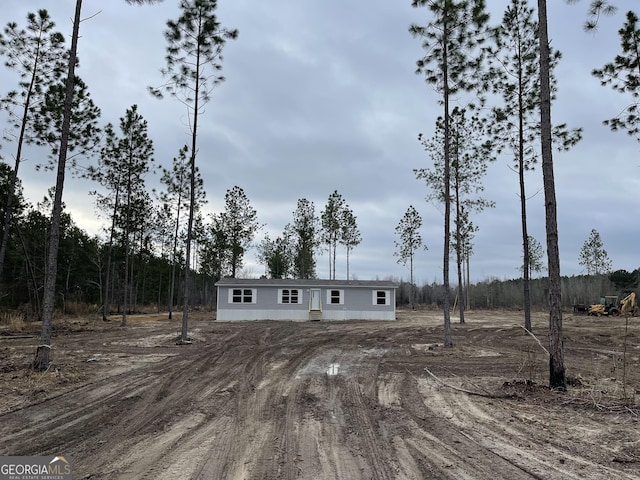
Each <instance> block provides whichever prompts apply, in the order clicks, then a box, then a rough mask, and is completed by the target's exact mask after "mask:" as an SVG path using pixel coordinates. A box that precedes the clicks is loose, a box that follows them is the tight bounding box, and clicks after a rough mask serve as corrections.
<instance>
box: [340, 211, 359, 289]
mask: <svg viewBox="0 0 640 480" xmlns="http://www.w3.org/2000/svg"><path fill="white" fill-rule="evenodd" d="M341 224H342V228H341V230H342V232H341V237H340V243H341V244H342V245H344V247H345V249H346V252H347V280H349V275H350V274H349V255H350V253H351V250H353V249H354V248H355V247H357V246H358V245H360V242H361V241H362V237H361V235H360V230H358V223H357V219H356V216H355V215H354V214H353V211H352V210H351V209H350V208H349V206H348V205H345V208H344V209H343V210H342V219H341ZM334 276H335V275H334Z"/></svg>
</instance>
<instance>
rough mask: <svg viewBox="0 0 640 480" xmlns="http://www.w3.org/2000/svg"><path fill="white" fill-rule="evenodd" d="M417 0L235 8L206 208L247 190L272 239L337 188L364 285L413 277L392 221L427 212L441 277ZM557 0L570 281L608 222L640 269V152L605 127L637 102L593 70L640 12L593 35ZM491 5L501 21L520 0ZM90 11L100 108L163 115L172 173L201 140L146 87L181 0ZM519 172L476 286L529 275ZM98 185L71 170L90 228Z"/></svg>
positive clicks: (555, 35)
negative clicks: (567, 130)
mask: <svg viewBox="0 0 640 480" xmlns="http://www.w3.org/2000/svg"><path fill="white" fill-rule="evenodd" d="M74 3H75V2H74V1H73V0H59V1H57V2H52V4H51V5H49V2H46V3H45V2H35V1H30V2H24V1H23V0H4V2H3V14H2V17H3V19H4V20H3V22H2V23H3V24H4V23H6V22H8V21H10V20H15V21H18V22H19V23H23V22H24V17H25V15H26V13H27V12H28V11H35V10H36V9H37V8H40V7H42V6H46V7H47V8H48V9H49V11H50V13H51V14H52V16H53V18H54V19H55V21H56V22H57V24H58V28H59V29H60V30H62V31H63V32H65V33H69V32H70V29H71V23H70V20H69V18H70V17H71V16H72V14H73V7H74ZM410 3H411V2H410V1H409V0H406V1H395V0H394V1H392V2H391V1H385V0H373V1H367V2H364V1H354V2H344V1H339V0H322V1H321V0H308V1H305V2H296V1H284V0H275V1H272V2H264V1H257V0H221V1H220V8H219V12H218V13H219V19H220V21H221V22H222V23H223V24H224V25H225V26H228V27H230V28H238V29H239V30H240V35H239V38H238V40H236V41H232V42H230V43H229V44H228V46H227V47H226V49H225V52H224V53H225V60H224V65H223V74H224V75H225V76H226V82H224V83H223V84H221V85H220V86H219V87H217V88H216V90H215V91H214V92H213V95H212V99H211V102H210V103H209V104H208V105H207V106H206V112H205V114H204V115H203V117H202V118H201V124H200V136H199V156H198V164H199V168H200V170H201V172H202V175H203V178H204V182H205V189H206V191H207V197H208V200H209V203H208V205H207V211H209V212H215V211H218V210H219V209H220V208H222V205H223V200H224V193H225V191H226V190H227V189H229V188H232V187H233V186H234V185H238V186H240V187H242V188H243V189H244V190H245V192H246V193H247V196H248V197H249V199H250V200H251V202H252V204H253V205H254V207H255V208H256V209H257V211H258V216H259V220H260V222H262V223H264V224H266V226H265V229H264V232H269V233H270V234H271V235H272V236H273V235H277V234H278V233H279V232H281V230H282V228H283V227H284V225H285V224H286V223H288V222H289V221H291V218H292V212H293V211H294V210H295V208H296V201H297V199H299V198H303V197H304V198H308V199H309V200H311V201H313V202H314V203H315V205H316V211H317V212H320V211H321V209H322V208H323V206H324V204H325V202H326V200H327V197H328V196H329V194H330V193H331V192H332V191H333V190H338V191H339V192H340V193H341V194H342V195H343V196H344V198H345V199H346V201H347V203H348V204H349V206H350V207H351V208H352V210H353V211H354V213H355V215H356V216H357V219H358V224H359V226H360V230H361V232H362V237H363V241H362V244H361V245H360V246H358V247H357V248H356V249H355V250H354V251H353V252H352V255H351V260H350V270H351V272H352V273H353V274H354V275H355V276H357V277H358V278H360V279H368V278H376V277H379V278H384V277H387V276H390V275H392V276H395V277H404V278H408V276H409V272H408V269H407V268H405V267H403V266H401V265H399V264H397V262H396V260H397V259H396V257H394V256H393V252H394V250H395V248H394V240H396V237H395V235H394V229H395V227H396V225H397V223H398V221H399V220H400V218H401V217H402V216H403V215H404V212H405V211H406V209H407V207H408V206H409V205H414V206H415V207H416V208H417V209H418V211H419V212H420V214H421V215H422V217H423V221H424V229H423V237H424V240H425V242H426V243H427V245H428V246H429V250H428V251H426V252H420V253H419V254H418V257H417V259H416V269H415V276H416V279H418V281H419V282H428V283H430V282H432V281H434V280H439V279H441V277H442V272H441V270H442V268H441V262H442V236H443V232H442V214H441V211H440V209H439V208H438V207H437V206H434V205H432V204H430V203H427V202H426V201H425V197H426V195H427V191H426V189H425V186H424V184H423V183H422V182H421V181H417V180H416V179H415V176H414V174H413V169H414V168H423V167H428V166H429V164H430V161H429V158H428V157H427V155H426V153H425V152H424V151H423V149H422V146H421V145H420V144H419V142H418V141H417V135H418V133H419V132H424V133H425V135H427V136H430V135H431V134H432V132H433V128H434V122H435V119H436V117H437V116H438V115H439V114H440V110H441V109H440V107H439V106H438V103H437V101H438V97H437V94H436V93H434V92H433V90H432V89H431V87H429V86H428V85H426V84H425V83H424V81H423V80H422V79H421V78H420V77H419V76H417V75H415V74H414V70H415V61H416V59H418V58H419V57H420V56H422V55H423V51H422V50H421V48H420V42H419V41H418V40H417V39H413V38H412V37H411V36H410V35H409V33H408V31H407V29H408V26H409V24H410V23H411V22H417V23H424V22H425V21H426V19H427V18H428V13H427V10H426V9H413V8H411V6H410ZM532 3H533V2H532ZM548 3H549V15H550V34H551V37H552V39H553V40H552V44H553V46H554V47H555V48H557V49H559V50H560V51H562V52H563V60H562V62H561V64H560V66H559V67H558V70H557V72H556V73H557V77H558V81H559V94H558V99H557V101H556V102H555V103H554V109H553V121H554V123H562V122H566V123H567V124H568V125H569V126H570V127H583V128H584V140H583V141H582V142H581V143H580V144H579V145H578V146H577V147H575V148H574V149H572V150H571V151H569V152H561V153H554V162H555V176H556V190H557V198H558V221H559V232H560V247H561V269H562V273H563V274H567V275H571V274H577V273H580V271H581V269H580V267H579V266H578V264H577V258H578V252H579V250H580V248H581V246H582V244H583V242H584V241H585V240H586V238H587V237H588V235H589V232H590V231H591V229H592V228H596V229H597V230H599V232H600V233H601V236H602V239H603V241H604V244H605V248H606V249H607V250H608V252H609V255H610V257H611V259H612V261H613V264H614V268H626V269H634V268H636V267H638V266H640V265H638V264H639V263H640V262H638V260H637V258H638V257H637V254H636V251H635V242H634V241H633V239H634V238H635V237H637V234H638V228H637V225H636V224H635V222H633V221H631V220H630V219H631V218H633V212H635V211H636V210H637V209H638V207H639V206H640V205H639V203H640V202H639V201H638V195H637V192H638V186H639V185H638V183H639V182H640V176H639V175H640V170H639V168H640V161H637V158H638V157H637V152H638V144H637V143H636V142H635V141H634V140H633V139H631V138H627V136H626V135H625V134H623V133H612V132H610V131H609V130H608V128H607V127H605V126H603V125H602V120H604V119H606V118H609V117H611V116H613V115H615V114H616V113H617V112H618V111H620V109H621V108H623V107H624V105H625V100H626V99H625V98H624V96H623V95H620V94H617V93H615V92H613V91H611V90H610V89H607V88H603V87H600V86H599V83H598V81H597V79H595V78H594V77H592V76H591V75H590V72H591V70H592V69H593V68H596V67H601V66H602V65H604V64H605V63H606V62H608V61H611V60H612V59H613V57H614V56H615V54H617V53H618V50H619V42H618V39H617V33H616V32H617V29H618V28H619V27H620V26H621V24H622V15H621V14H622V13H624V12H621V14H619V15H617V16H616V17H615V18H607V19H604V20H603V23H602V24H601V27H600V31H598V32H597V33H595V34H586V33H584V32H583V31H582V22H583V19H584V13H585V7H586V5H581V4H578V5H574V6H568V5H566V4H564V2H560V1H557V2H556V1H554V2H548ZM583 3H584V2H583ZM490 4H491V5H490V6H491V8H493V9H494V10H493V11H492V21H493V22H494V23H496V22H498V21H499V20H500V19H501V17H502V10H503V8H504V6H505V5H506V4H507V1H506V0H501V1H492V2H490ZM83 8H84V10H83V13H84V16H85V17H90V16H92V18H90V19H88V20H87V21H86V22H83V24H82V26H81V35H82V38H81V39H80V50H79V51H80V60H81V65H80V68H79V70H78V74H79V75H80V76H82V78H83V79H84V80H85V81H86V82H87V84H88V85H89V88H90V91H91V94H92V96H93V98H94V100H95V101H96V103H97V104H98V105H99V106H100V108H101V109H102V111H103V117H102V121H103V122H104V123H106V122H112V123H117V122H118V119H119V118H120V117H121V116H122V115H123V114H124V112H125V110H126V109H127V108H128V107H130V106H131V105H132V104H134V103H136V104H138V105H139V109H140V112H141V113H142V114H143V115H144V116H145V118H146V119H147V120H148V122H149V130H150V135H151V137H152V138H153V140H154V143H155V152H156V153H155V158H156V163H158V164H161V165H164V166H169V165H170V162H171V158H172V157H174V156H175V155H176V154H177V152H178V149H179V148H180V147H181V146H182V145H183V144H185V143H187V142H188V141H189V136H188V116H187V112H186V111H185V109H184V107H183V106H181V105H180V104H179V103H178V102H175V101H173V100H172V99H170V98H166V99H165V100H163V101H158V100H156V99H153V98H151V97H150V95H148V93H147V91H146V87H147V86H149V85H159V84H161V82H162V79H161V76H160V73H159V70H160V68H162V67H163V66H164V54H165V50H164V49H165V41H164V38H163V30H164V25H165V22H166V20H167V19H169V18H176V17H177V14H178V8H177V2H176V1H172V0H165V2H164V3H162V4H160V5H157V6H144V7H142V6H135V7H132V6H127V5H126V4H125V2H124V1H110V2H96V1H92V0H87V1H85V2H84V7H83ZM99 10H101V12H100V13H99V14H98V15H96V16H93V15H94V14H96V13H98V11H99ZM13 83H15V77H14V76H12V75H11V74H10V73H9V72H7V71H4V70H2V71H0V88H2V89H3V90H6V89H8V88H9V86H10V85H12V84H13ZM12 149H13V146H12V144H5V145H3V149H2V150H1V151H0V152H1V153H2V154H3V156H4V157H5V158H9V156H10V153H11V151H12ZM33 163H35V162H30V163H29V164H25V168H24V169H23V170H22V171H21V176H22V178H23V182H24V184H25V189H26V192H27V194H28V195H29V196H30V197H31V198H32V200H33V201H34V202H35V201H38V200H39V199H40V197H41V196H42V195H43V194H44V192H46V188H48V186H49V185H50V184H53V182H54V179H53V176H52V175H51V174H47V173H44V172H39V173H36V172H34V171H33V169H32V165H33ZM509 165H510V160H509V158H508V157H507V156H506V155H505V156H504V158H500V159H499V160H498V161H497V162H496V163H495V164H492V165H491V166H490V168H489V173H488V176H487V178H486V181H485V186H486V190H485V197H486V198H488V199H491V200H494V201H495V202H496V208H495V209H491V210H487V211H485V212H482V213H481V214H479V215H477V216H476V218H474V223H476V224H477V225H478V226H479V228H480V231H479V232H478V233H477V235H476V238H475V245H474V252H475V254H474V257H473V258H472V262H471V275H472V278H474V279H476V280H481V279H483V278H488V277H498V278H512V277H516V276H518V275H519V270H518V267H519V263H520V259H521V238H520V208H519V200H518V197H517V191H518V184H517V176H516V175H515V174H514V173H513V172H512V171H511V170H510V169H509V168H508V166H509ZM154 181H155V182H156V183H157V179H155V180H150V182H151V183H153V182H154ZM541 187H542V174H541V171H540V169H539V168H538V169H537V170H536V171H534V172H532V173H531V174H529V176H528V187H527V188H528V191H529V193H530V194H531V195H532V198H531V199H530V200H529V201H528V212H529V231H530V234H531V235H533V236H534V237H536V238H537V239H538V241H540V243H541V244H542V245H543V246H544V245H545V243H546V241H545V223H544V222H545V220H544V198H543V194H542V192H541V191H539V190H540V189H541ZM93 188H95V187H94V186H93V185H90V184H88V183H87V182H82V181H79V180H70V182H69V184H68V187H67V188H66V190H65V201H66V203H67V207H68V209H69V210H70V211H71V213H72V215H73V216H74V218H75V219H76V221H77V222H78V223H79V224H80V225H81V226H83V227H84V228H86V229H88V230H89V231H97V230H98V228H99V225H98V222H96V217H95V213H94V212H93V208H92V206H91V203H92V199H91V198H90V197H89V196H88V194H87V192H88V191H89V190H90V189H93ZM536 192H539V193H537V194H536ZM247 260H248V263H249V269H250V271H251V272H252V273H254V274H260V273H262V271H263V270H262V267H260V266H257V265H255V264H254V262H253V258H252V255H250V256H249V258H247ZM339 261H341V262H342V264H340V265H339V266H338V276H339V277H340V276H341V275H342V276H344V275H345V274H346V266H345V265H344V256H343V257H342V258H341V259H339ZM327 263H328V260H327V258H326V256H320V257H318V267H319V268H318V270H319V273H320V274H321V275H323V276H326V274H327V267H326V264H327ZM452 278H454V270H453V268H452Z"/></svg>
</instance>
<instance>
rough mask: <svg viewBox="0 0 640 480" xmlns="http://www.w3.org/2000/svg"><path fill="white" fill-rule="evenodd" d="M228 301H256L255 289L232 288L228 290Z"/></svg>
mask: <svg viewBox="0 0 640 480" xmlns="http://www.w3.org/2000/svg"><path fill="white" fill-rule="evenodd" d="M229 303H256V289H255V288H233V289H231V290H229Z"/></svg>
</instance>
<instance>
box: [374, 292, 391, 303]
mask: <svg viewBox="0 0 640 480" xmlns="http://www.w3.org/2000/svg"><path fill="white" fill-rule="evenodd" d="M373 304H374V305H389V291H388V290H374V291H373Z"/></svg>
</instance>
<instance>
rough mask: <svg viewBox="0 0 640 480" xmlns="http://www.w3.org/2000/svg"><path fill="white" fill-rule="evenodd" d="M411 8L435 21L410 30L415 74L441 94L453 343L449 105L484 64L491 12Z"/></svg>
mask: <svg viewBox="0 0 640 480" xmlns="http://www.w3.org/2000/svg"><path fill="white" fill-rule="evenodd" d="M412 6H413V7H422V6H427V7H428V8H429V11H430V12H431V14H432V15H433V17H434V18H433V20H432V21H431V22H429V23H428V24H427V25H426V26H421V25H417V24H413V25H411V26H410V27H409V32H410V33H411V34H412V35H413V36H414V37H419V38H420V39H421V40H422V47H423V49H424V50H425V51H426V52H427V53H426V55H425V56H424V57H423V58H421V59H419V60H418V61H417V62H416V65H417V70H416V73H419V74H421V75H424V78H425V81H426V83H427V84H428V85H430V86H432V87H435V88H436V89H437V90H438V91H439V92H440V93H441V95H442V98H441V102H442V105H443V109H444V112H443V115H442V117H443V119H444V187H445V190H444V192H443V194H444V249H443V268H442V270H443V283H444V345H445V347H452V346H453V337H452V335H451V318H450V308H451V305H450V304H451V299H450V291H449V250H450V237H449V232H450V224H451V223H450V222H451V220H450V214H451V195H450V183H449V182H450V170H449V169H450V155H451V151H450V148H451V147H450V138H451V137H450V131H449V121H450V116H449V114H450V106H451V98H452V96H454V95H456V94H458V93H462V92H464V91H469V90H473V89H475V87H476V86H477V84H476V79H477V78H478V75H477V73H478V70H479V68H480V67H481V65H482V55H481V49H480V48H479V46H480V45H481V43H482V42H483V40H484V33H485V29H486V24H487V22H488V20H489V16H488V15H487V14H486V11H485V2H484V0H460V1H456V0H413V2H412Z"/></svg>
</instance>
